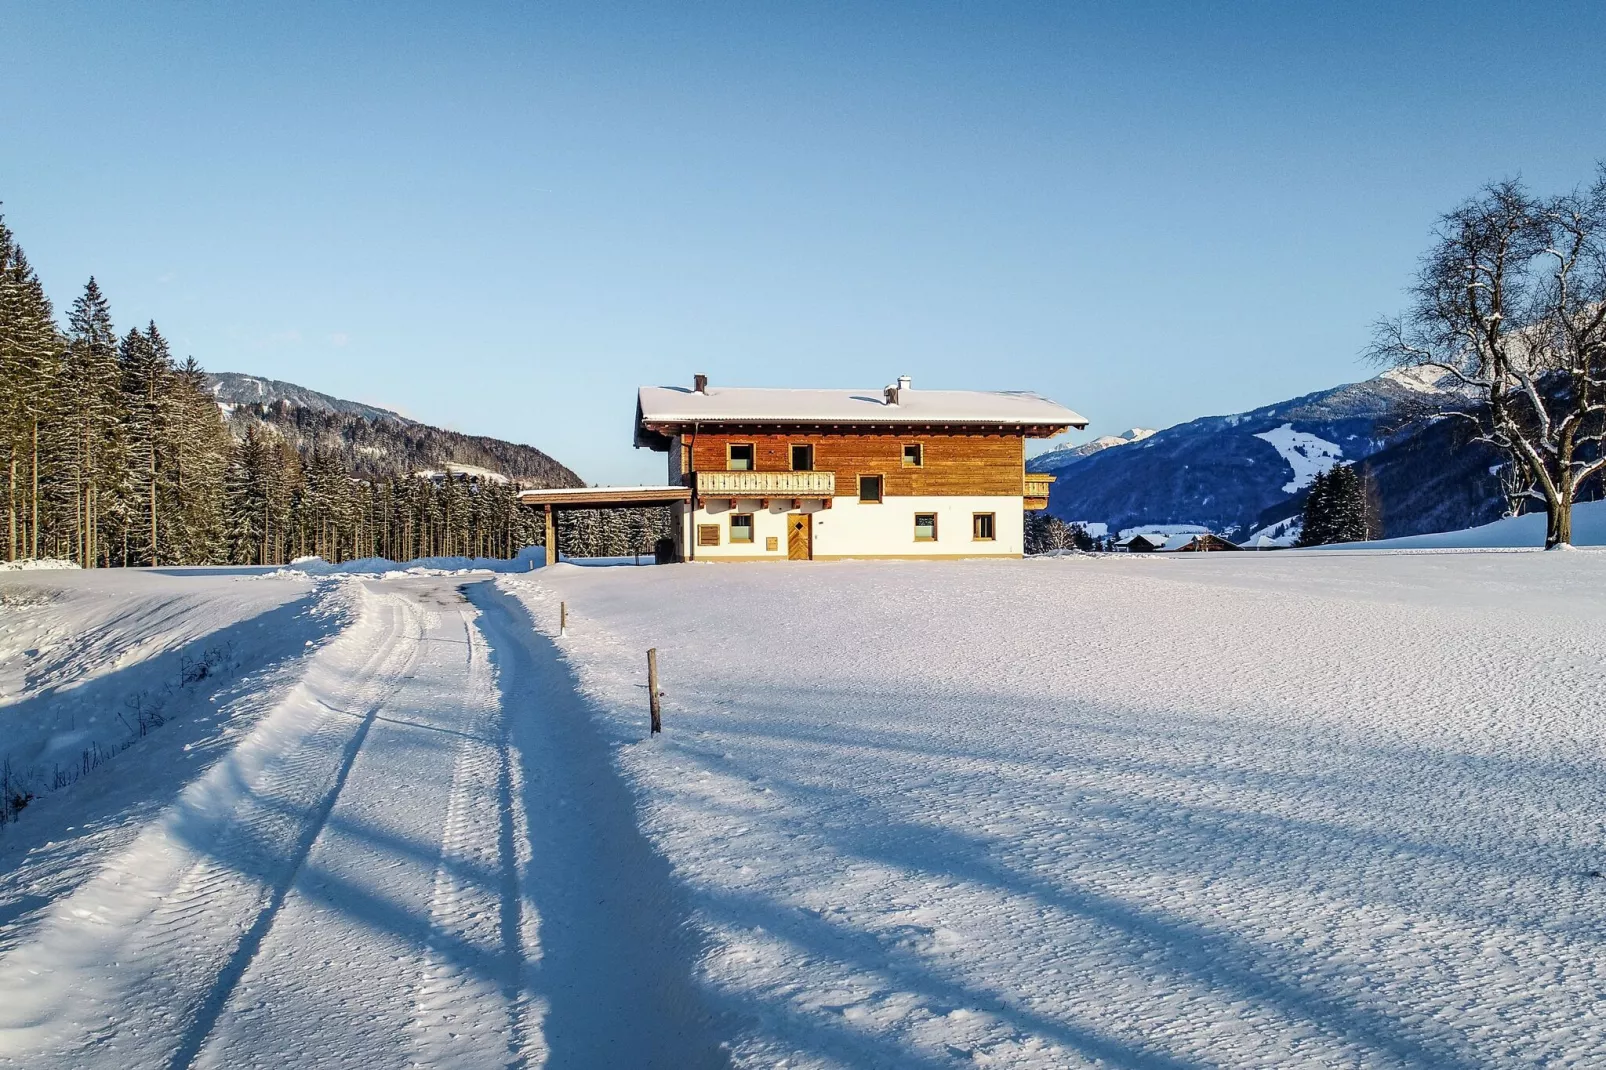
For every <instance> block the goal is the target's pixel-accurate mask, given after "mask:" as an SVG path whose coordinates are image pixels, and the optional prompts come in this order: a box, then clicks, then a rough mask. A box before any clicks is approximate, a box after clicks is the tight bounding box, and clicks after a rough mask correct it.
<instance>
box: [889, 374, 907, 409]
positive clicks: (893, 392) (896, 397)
mask: <svg viewBox="0 0 1606 1070" xmlns="http://www.w3.org/2000/svg"><path fill="white" fill-rule="evenodd" d="M908 389H909V377H908V376H907V375H900V376H898V383H897V385H896V386H889V387H887V388H886V390H885V391H883V393H884V394H885V395H886V399H887V404H888V405H896V404H898V402H899V401H901V400H902V396H903V392H904V391H905V390H908Z"/></svg>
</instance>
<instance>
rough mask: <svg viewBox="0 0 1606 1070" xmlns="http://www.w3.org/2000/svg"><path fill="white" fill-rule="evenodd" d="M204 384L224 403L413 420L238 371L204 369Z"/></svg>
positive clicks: (369, 417)
mask: <svg viewBox="0 0 1606 1070" xmlns="http://www.w3.org/2000/svg"><path fill="white" fill-rule="evenodd" d="M206 384H207V386H208V387H209V388H210V389H211V391H212V394H213V396H215V397H216V398H217V399H218V401H219V402H220V403H222V404H224V405H273V404H275V403H277V402H280V401H283V402H285V403H286V404H288V405H290V406H291V407H293V408H297V409H311V410H312V411H313V412H343V413H349V414H350V415H352V416H363V417H366V418H368V419H370V420H375V419H386V420H396V421H398V422H399V423H404V424H410V423H416V422H417V421H414V420H409V419H408V418H407V417H405V416H403V415H402V414H401V413H399V412H392V411H391V410H389V409H382V408H380V407H379V406H377V405H365V404H363V403H362V402H360V401H347V400H345V399H344V398H337V397H331V396H330V395H328V394H324V393H320V392H319V391H317V390H308V389H307V388H306V387H304V386H297V385H296V384H295V383H285V382H281V381H279V380H278V379H263V378H260V377H259V376H255V375H245V374H243V373H241V372H207V373H206Z"/></svg>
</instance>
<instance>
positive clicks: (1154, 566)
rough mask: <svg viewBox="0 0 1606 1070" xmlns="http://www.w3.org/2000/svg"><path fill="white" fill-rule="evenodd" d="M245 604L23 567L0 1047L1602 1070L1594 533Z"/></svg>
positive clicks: (497, 1059) (555, 577) (600, 1059)
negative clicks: (562, 623) (1523, 548)
mask: <svg viewBox="0 0 1606 1070" xmlns="http://www.w3.org/2000/svg"><path fill="white" fill-rule="evenodd" d="M436 564H438V565H441V566H448V565H449V564H450V563H449V562H440V563H436ZM257 572H260V570H233V571H230V570H160V571H155V570H152V571H140V572H116V573H112V572H104V573H77V572H19V573H14V574H13V573H7V574H4V575H0V599H4V606H3V615H0V687H3V690H0V731H3V732H4V735H3V736H0V749H3V750H4V751H5V752H6V753H7V754H9V755H11V756H13V758H14V763H13V764H14V767H16V768H17V769H19V770H21V771H22V772H20V773H19V775H26V776H32V777H35V778H38V777H40V776H43V775H45V773H44V772H41V770H48V771H49V772H51V773H53V772H54V768H53V767H54V766H56V765H60V764H62V763H63V762H64V761H65V760H66V758H67V757H70V756H72V755H75V754H79V753H81V752H82V751H84V750H85V749H86V748H91V749H93V748H100V749H101V750H104V751H105V752H106V753H107V757H105V758H104V760H101V761H99V762H98V763H97V764H95V765H94V767H93V768H90V769H88V770H87V771H84V772H82V773H81V775H77V776H75V777H72V778H70V779H69V781H68V782H66V783H63V784H61V785H59V786H54V785H44V786H42V787H41V788H40V791H39V793H38V798H36V799H35V800H34V801H32V802H31V803H30V804H29V805H28V806H27V807H26V808H25V809H23V810H22V811H21V812H20V814H19V815H18V816H17V820H16V821H15V822H14V823H12V824H10V825H9V826H7V827H6V828H4V829H3V830H0V1066H8V1067H19V1068H20V1067H27V1068H29V1070H32V1068H43V1070H54V1068H66V1067H88V1068H100V1067H117V1068H123V1067H129V1068H135V1067H141V1068H142V1067H151V1068H166V1070H174V1068H182V1067H231V1068H232V1067H284V1066H319V1067H322V1066H363V1067H454V1068H455V1067H491V1066H508V1065H529V1066H540V1065H546V1066H552V1067H615V1066H630V1067H648V1066H662V1067H698V1066H721V1065H727V1064H734V1065H738V1066H743V1067H747V1066H752V1067H775V1066H787V1067H843V1068H845V1067H871V1066H889V1067H914V1068H917V1070H920V1068H937V1067H962V1066H978V1065H981V1066H987V1065H991V1066H1008V1067H1030V1068H1038V1067H1042V1068H1049V1067H1054V1068H1058V1067H1080V1066H1106V1067H1165V1068H1170V1067H1203V1066H1230V1067H1241V1066H1265V1067H1274V1066H1275V1067H1282V1066H1301V1065H1303V1066H1313V1067H1314V1066H1321V1067H1327V1066H1379V1067H1382V1066H1413V1067H1472V1066H1480V1067H1481V1066H1518V1065H1551V1066H1565V1065H1578V1066H1585V1065H1598V1064H1599V1054H1598V1053H1599V1052H1600V1051H1601V1050H1606V1018H1603V1016H1602V1012H1601V1010H1600V999H1599V993H1600V992H1601V991H1602V985H1603V982H1606V954H1603V952H1606V878H1602V877H1600V876H1598V874H1599V873H1601V872H1603V871H1606V843H1603V816H1602V798H1603V793H1602V787H1601V785H1602V780H1601V772H1600V769H1601V758H1602V751H1603V747H1602V744H1603V742H1606V716H1603V715H1606V697H1603V696H1606V687H1603V685H1606V663H1603V659H1602V652H1603V651H1602V641H1601V638H1600V637H1601V636H1602V635H1606V598H1602V597H1601V595H1600V592H1601V590H1602V589H1603V585H1606V553H1600V552H1596V551H1579V552H1575V553H1563V554H1542V553H1523V552H1505V553H1421V552H1417V553H1404V554H1401V553H1385V552H1376V551H1364V550H1363V551H1346V552H1318V553H1298V552H1287V553H1279V554H1201V555H1178V556H1176V557H1164V558H1156V557H1152V556H1136V557H1129V556H1126V555H1115V556H1110V557H1100V558H1089V557H1062V558H1055V559H1051V560H1034V561H1023V562H973V563H965V562H952V563H944V562H921V563H867V562H866V563H860V562H842V563H833V564H807V565H805V564H799V565H790V564H768V565H755V566H740V565H725V566H720V565H683V566H673V567H664V568H581V567H576V566H573V565H559V566H556V567H553V568H549V569H542V570H540V571H536V572H532V573H524V572H514V573H505V574H500V575H498V574H493V573H490V572H483V571H481V572H467V573H458V574H451V573H449V572H448V571H446V569H445V568H444V567H440V568H434V569H430V570H427V571H424V572H417V573H405V572H400V571H398V570H395V569H389V568H384V569H381V568H378V567H375V568H374V569H372V570H371V574H368V575H350V574H340V573H337V572H325V570H322V569H319V568H311V569H300V570H291V571H285V572H277V573H276V574H274V575H267V576H264V575H259V574H255V573H257ZM560 602H567V603H568V608H569V629H568V634H567V636H565V637H562V638H557V637H556V631H557V616H558V606H559V603H560ZM649 646H655V647H657V648H658V650H659V652H660V664H661V668H662V673H663V681H662V683H663V688H664V690H665V691H666V693H667V694H666V698H665V702H664V711H665V712H664V719H665V726H666V730H665V734H664V735H663V736H661V737H658V738H656V739H648V738H646V720H647V712H646V706H647V696H646V691H645V687H644V685H645V672H644V670H645V653H644V652H645V650H646V648H647V647H649ZM219 650H221V651H223V652H224V653H223V654H215V653H213V654H208V653H207V652H208V651H219ZM200 664H206V665H207V666H208V668H207V670H206V672H205V673H204V674H202V675H200V676H199V677H198V678H196V671H197V670H196V668H195V667H196V666H197V665H200ZM131 695H144V696H146V697H144V698H140V699H138V700H137V701H135V702H134V703H132V704H131V702H130V699H129V696H131ZM136 708H137V709H139V710H143V711H147V712H156V713H157V714H158V717H159V719H160V722H161V723H159V724H156V723H152V724H151V725H150V727H149V728H148V730H147V731H146V732H145V733H144V734H143V735H141V734H140V733H139V731H138V730H137V727H138V726H137V724H136V725H135V726H134V730H130V728H129V727H128V726H127V725H125V724H123V723H122V720H123V719H126V718H128V717H129V716H130V715H131V714H132V712H133V711H135V710H136ZM119 711H120V712H121V713H122V714H123V718H122V719H120V718H118V717H117V716H115V714H116V713H117V712H119ZM77 733H87V734H86V735H78V734H77ZM28 770H32V772H28Z"/></svg>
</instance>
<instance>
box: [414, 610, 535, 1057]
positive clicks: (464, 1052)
mask: <svg viewBox="0 0 1606 1070" xmlns="http://www.w3.org/2000/svg"><path fill="white" fill-rule="evenodd" d="M465 608H467V607H466V604H465ZM463 634H464V637H465V641H466V642H467V643H468V650H469V654H468V657H469V664H470V668H471V671H472V674H473V675H474V676H476V677H483V678H484V679H485V680H486V682H487V684H488V683H489V680H490V675H491V670H490V665H489V662H488V657H487V653H488V652H487V650H486V648H485V644H484V642H483V641H477V640H476V638H475V637H476V635H477V629H476V627H475V625H474V624H473V623H471V621H470V620H469V619H468V617H467V615H465V617H464V620H463ZM464 729H465V732H467V733H468V735H466V736H465V738H464V740H463V744H462V746H461V747H460V749H459V752H458V757H457V763H456V768H455V770H454V771H453V777H452V793H451V801H450V803H449V804H448V809H447V815H446V824H445V828H444V834H443V836H442V842H441V857H440V862H439V864H438V865H437V867H436V870H435V887H434V895H433V898H432V899H431V902H430V929H431V934H432V935H431V937H430V940H429V945H428V949H427V952H426V954H425V957H424V967H423V971H422V974H421V976H420V978H419V981H418V985H417V988H416V989H415V991H414V993H413V1022H412V1031H413V1034H414V1041H413V1045H414V1050H415V1051H416V1053H417V1054H418V1056H419V1060H418V1061H419V1062H420V1063H421V1064H423V1065H426V1066H454V1067H455V1066H464V1065H469V1064H471V1063H472V1064H474V1065H487V1066H489V1065H497V1064H498V1060H499V1059H500V1060H502V1061H503V1062H505V1063H506V1065H509V1066H525V1065H529V1064H531V1063H535V1064H539V1063H541V1062H543V1061H544V1058H545V1055H546V1051H545V1047H544V1044H543V1043H542V1040H541V1030H540V1025H541V1019H542V1017H543V1016H544V1013H545V1002H544V1001H542V1000H539V999H536V998H534V997H533V994H532V993H531V992H530V991H529V986H528V977H527V972H528V967H527V962H526V959H527V957H528V956H531V955H533V954H536V953H537V947H538V943H537V942H538V936H537V933H536V925H535V915H534V912H533V910H531V909H529V908H528V906H527V904H526V903H525V901H524V896H523V894H522V891H521V889H520V884H519V876H518V874H519V868H520V866H521V864H523V863H527V862H528V854H529V850H528V843H529V841H528V837H527V836H523V835H521V829H520V826H522V825H523V821H522V820H521V818H522V814H520V813H518V812H517V811H516V809H515V806H514V776H515V770H514V763H513V761H512V757H511V755H510V754H509V740H508V736H507V721H506V716H505V711H501V710H494V711H493V715H492V716H487V717H483V718H480V719H478V720H476V721H475V722H473V724H472V727H471V726H470V725H465V726H464ZM521 845H522V846H523V850H522V852H521V851H520V846H521ZM491 873H494V874H496V875H497V885H496V887H494V888H493V887H491V886H490V885H489V883H488V882H486V881H484V880H483V879H476V878H477V876H478V875H482V874H491ZM446 943H457V944H465V943H466V944H470V945H472V946H474V947H476V948H478V949H480V950H481V952H482V953H483V954H484V955H485V956H486V957H487V958H500V960H501V965H502V971H501V973H502V975H501V976H500V977H495V976H485V975H476V974H475V973H474V972H472V971H470V970H468V969H465V968H464V967H463V966H462V965H461V964H460V963H459V962H458V961H457V960H456V958H455V957H454V956H453V955H452V954H451V953H450V952H449V951H447V950H446V949H444V948H443V946H442V945H443V944H446Z"/></svg>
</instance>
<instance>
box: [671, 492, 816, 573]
mask: <svg viewBox="0 0 1606 1070" xmlns="http://www.w3.org/2000/svg"><path fill="white" fill-rule="evenodd" d="M716 501H717V502H718V505H717V506H715V507H714V508H709V507H708V505H707V504H706V503H704V504H703V505H701V506H699V508H698V509H697V511H696V512H695V513H694V514H693V515H692V518H691V527H690V528H689V529H688V531H687V538H688V540H690V542H689V543H688V545H691V544H692V543H695V541H696V539H697V525H698V524H718V525H719V545H718V546H692V549H691V550H690V551H689V552H687V553H686V554H684V555H683V556H685V557H692V556H696V557H697V558H698V559H700V560H709V561H712V560H714V559H716V558H721V557H768V558H774V559H776V560H778V561H784V560H786V518H787V515H788V514H790V513H793V512H803V513H807V512H813V511H815V510H817V509H818V508H819V503H818V502H809V503H807V504H806V505H805V506H804V507H803V508H802V509H797V510H794V509H792V508H791V507H790V506H791V501H790V500H787V501H784V502H772V503H771V505H770V507H769V509H765V508H764V503H763V502H761V501H759V500H758V499H756V498H755V499H752V500H748V499H745V498H744V499H742V500H740V501H738V502H737V503H736V504H735V507H734V508H733V507H732V506H731V504H730V503H729V502H728V501H726V500H725V499H723V498H721V499H716ZM732 513H752V514H753V541H752V542H731V541H730V537H731V527H730V519H731V514H732ZM819 515H820V514H816V518H815V519H816V523H818V517H819ZM767 538H772V539H774V540H775V549H773V550H766V549H765V548H764V547H765V539H767Z"/></svg>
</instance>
